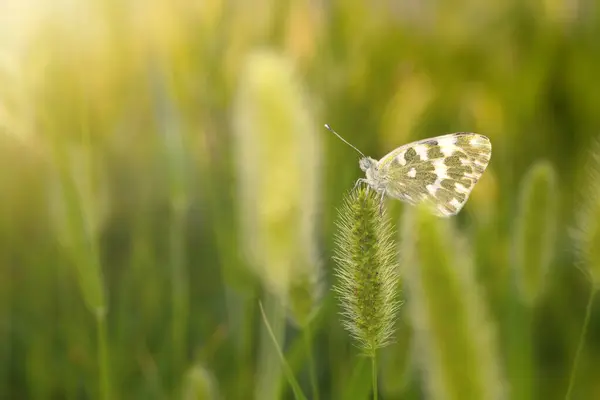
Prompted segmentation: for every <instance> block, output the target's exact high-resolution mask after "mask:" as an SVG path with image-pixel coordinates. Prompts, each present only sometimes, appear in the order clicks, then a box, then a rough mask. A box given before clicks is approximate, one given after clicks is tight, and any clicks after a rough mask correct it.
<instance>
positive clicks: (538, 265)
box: [514, 162, 558, 306]
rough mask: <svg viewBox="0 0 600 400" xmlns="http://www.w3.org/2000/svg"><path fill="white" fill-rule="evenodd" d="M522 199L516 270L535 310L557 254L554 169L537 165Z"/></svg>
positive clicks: (525, 298) (524, 185) (526, 179)
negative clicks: (547, 274)
mask: <svg viewBox="0 0 600 400" xmlns="http://www.w3.org/2000/svg"><path fill="white" fill-rule="evenodd" d="M520 196H521V198H520V202H519V211H518V217H517V231H516V235H515V240H516V242H515V254H514V255H515V258H516V263H515V266H516V268H517V276H518V284H519V288H520V291H521V297H522V299H523V301H524V302H525V304H527V305H529V306H532V305H534V304H535V302H536V300H537V299H538V298H539V296H540V295H541V294H542V292H543V286H544V280H545V276H546V273H547V272H548V269H549V266H550V263H551V262H552V259H553V257H554V254H555V251H554V249H555V245H556V224H557V218H558V208H557V206H558V202H557V200H558V193H557V188H556V172H555V170H554V168H553V167H552V165H551V164H549V163H547V162H539V163H537V164H535V165H534V166H533V167H532V168H531V169H530V170H529V171H528V173H527V175H526V176H525V177H524V179H523V182H522V184H521V193H520Z"/></svg>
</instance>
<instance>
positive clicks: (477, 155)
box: [325, 124, 492, 217]
mask: <svg viewBox="0 0 600 400" xmlns="http://www.w3.org/2000/svg"><path fill="white" fill-rule="evenodd" d="M325 128H327V129H328V130H330V131H331V132H332V133H333V134H335V135H336V136H337V137H338V138H340V139H341V140H342V141H343V142H344V143H346V144H347V145H349V146H350V147H352V148H353V149H354V150H356V151H357V152H358V153H359V154H360V155H361V156H362V158H361V159H360V161H359V166H360V169H361V170H363V171H364V172H365V178H360V179H358V181H357V182H356V186H357V185H359V184H360V183H365V184H367V185H368V187H370V188H372V189H373V190H375V191H376V192H377V193H379V194H380V195H381V199H380V212H381V211H382V207H383V199H384V197H385V196H386V195H387V196H389V197H392V198H395V199H398V200H401V201H403V202H405V203H408V204H411V205H417V204H420V203H425V202H426V203H428V204H429V205H431V206H432V212H433V213H434V214H435V215H437V216H439V217H451V216H453V215H456V214H458V213H459V212H460V210H461V209H462V208H463V206H464V205H465V203H466V202H467V200H468V199H469V195H470V194H471V191H472V190H473V187H474V186H475V184H476V183H477V181H478V180H479V179H480V178H481V175H482V174H483V172H484V171H485V169H486V168H487V166H488V164H489V162H490V158H491V156H492V144H491V142H490V140H489V139H488V138H487V137H486V136H483V135H480V134H477V133H471V132H456V133H450V134H447V135H442V136H437V137H433V138H429V139H423V140H419V141H416V142H413V143H408V144H405V145H403V146H400V147H398V148H396V149H395V150H392V151H391V152H389V153H388V154H386V155H385V156H384V157H383V158H382V159H381V160H379V161H378V160H375V159H373V158H371V157H367V156H365V155H364V154H363V153H362V152H361V151H360V150H358V149H357V148H356V147H354V146H353V145H351V144H350V143H349V142H347V141H346V140H345V139H344V138H342V137H341V136H340V135H339V134H338V133H337V132H335V131H334V130H333V129H332V128H331V127H330V126H329V125H327V124H325ZM356 186H355V187H356Z"/></svg>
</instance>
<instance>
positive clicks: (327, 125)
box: [325, 124, 366, 157]
mask: <svg viewBox="0 0 600 400" xmlns="http://www.w3.org/2000/svg"><path fill="white" fill-rule="evenodd" d="M325 128H327V129H328V130H329V131H331V133H333V134H334V135H335V136H337V137H338V138H339V139H340V140H341V141H342V142H344V143H346V144H347V145H348V146H350V147H352V148H353V149H354V150H356V151H357V152H358V154H360V155H361V156H363V157H366V156H365V155H364V154H363V153H362V151H360V150H359V149H357V148H356V147H354V146H353V145H351V144H350V143H349V142H348V141H347V140H346V139H344V138H343V137H341V136H340V135H339V134H338V133H337V132H336V131H334V130H333V129H331V127H330V126H329V124H325Z"/></svg>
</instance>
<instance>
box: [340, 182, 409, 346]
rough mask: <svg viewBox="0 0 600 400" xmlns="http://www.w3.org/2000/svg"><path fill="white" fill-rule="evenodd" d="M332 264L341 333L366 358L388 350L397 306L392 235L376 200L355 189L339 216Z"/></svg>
mask: <svg viewBox="0 0 600 400" xmlns="http://www.w3.org/2000/svg"><path fill="white" fill-rule="evenodd" d="M337 229H338V231H337V234H336V237H335V255H334V260H335V262H336V264H337V268H336V269H335V272H334V274H335V276H336V278H337V283H336V284H335V286H334V288H333V290H334V291H335V293H336V294H337V296H338V299H339V304H340V308H341V310H342V311H341V314H342V317H343V321H342V323H343V325H344V328H345V329H346V330H347V331H348V332H349V333H350V335H351V336H352V338H353V339H355V340H356V341H357V342H358V345H359V347H360V348H362V349H363V350H364V351H365V353H366V354H369V355H372V354H374V353H375V351H376V350H377V349H378V348H381V347H384V346H386V345H388V344H389V343H390V342H391V341H392V339H393V334H394V328H395V325H396V318H397V314H398V310H399V308H400V305H401V302H400V301H399V299H398V280H399V270H398V262H397V250H396V244H395V241H394V238H393V230H392V228H391V224H390V222H389V219H388V218H387V215H386V214H385V212H384V213H383V214H381V213H380V208H379V196H378V195H377V194H376V193H375V192H374V191H373V190H369V189H366V188H362V187H359V188H358V189H356V190H354V191H352V192H351V193H349V195H348V196H347V197H346V198H345V200H344V203H343V205H342V207H341V209H340V210H339V214H338V221H337Z"/></svg>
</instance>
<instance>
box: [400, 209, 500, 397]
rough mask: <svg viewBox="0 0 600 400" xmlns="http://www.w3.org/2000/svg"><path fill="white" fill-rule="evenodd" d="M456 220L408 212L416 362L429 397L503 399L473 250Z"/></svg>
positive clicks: (406, 266)
mask: <svg viewBox="0 0 600 400" xmlns="http://www.w3.org/2000/svg"><path fill="white" fill-rule="evenodd" d="M451 223H452V221H451V220H445V219H439V218H436V217H435V216H433V215H431V214H430V212H429V211H428V210H427V209H426V208H424V207H418V208H417V209H406V214H405V216H404V218H403V224H404V226H403V229H402V235H403V237H402V240H403V243H402V250H401V252H402V255H403V261H402V263H403V266H402V268H403V269H402V270H403V272H404V273H405V280H406V288H407V290H408V294H407V296H408V298H409V300H408V306H409V313H410V316H411V321H412V324H413V327H414V330H415V334H414V341H415V346H416V352H415V355H416V359H417V362H418V364H419V367H420V368H421V370H422V371H423V372H424V379H425V383H426V386H427V392H428V394H429V398H432V399H441V400H444V399H460V400H476V399H490V400H496V399H503V398H505V395H506V394H505V392H504V384H503V380H502V378H501V373H500V367H499V359H498V356H497V350H496V342H495V338H494V330H493V327H492V325H491V322H490V319H489V318H488V316H487V312H486V310H485V307H484V304H483V298H482V296H481V294H480V293H479V288H478V287H477V284H476V282H475V277H474V271H473V267H472V265H471V257H470V250H469V249H468V247H467V246H466V243H465V242H464V240H463V241H461V240H458V239H457V232H456V231H454V229H452V226H451V225H450V224H451Z"/></svg>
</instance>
